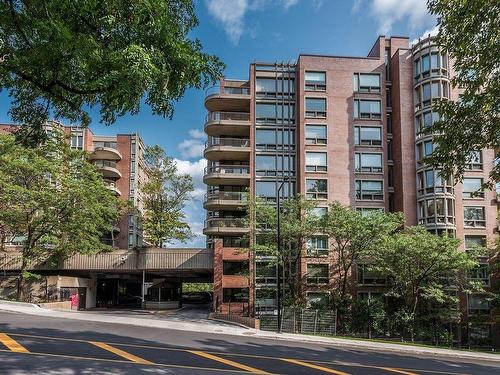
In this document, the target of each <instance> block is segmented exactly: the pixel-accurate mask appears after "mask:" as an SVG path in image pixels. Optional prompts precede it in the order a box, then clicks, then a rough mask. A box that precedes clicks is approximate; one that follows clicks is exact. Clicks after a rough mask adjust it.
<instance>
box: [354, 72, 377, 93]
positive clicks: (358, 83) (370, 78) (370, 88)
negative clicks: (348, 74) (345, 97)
mask: <svg viewBox="0 0 500 375" xmlns="http://www.w3.org/2000/svg"><path fill="white" fill-rule="evenodd" d="M353 84H354V91H358V92H380V74H364V73H359V74H358V73H355V74H354V76H353Z"/></svg>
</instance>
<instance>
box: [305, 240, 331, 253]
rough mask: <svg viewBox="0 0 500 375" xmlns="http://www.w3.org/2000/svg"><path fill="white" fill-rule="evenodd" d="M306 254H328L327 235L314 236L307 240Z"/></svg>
mask: <svg viewBox="0 0 500 375" xmlns="http://www.w3.org/2000/svg"><path fill="white" fill-rule="evenodd" d="M307 255H308V256H325V255H328V237H327V236H314V237H311V238H309V239H308V240H307Z"/></svg>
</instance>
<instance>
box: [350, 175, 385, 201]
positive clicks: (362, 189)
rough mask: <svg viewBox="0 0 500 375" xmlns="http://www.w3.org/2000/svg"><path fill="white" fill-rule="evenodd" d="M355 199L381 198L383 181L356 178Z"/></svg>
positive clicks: (382, 197) (382, 196) (382, 195)
mask: <svg viewBox="0 0 500 375" xmlns="http://www.w3.org/2000/svg"><path fill="white" fill-rule="evenodd" d="M355 183H356V199H362V200H383V199H384V193H383V182H382V181H377V180H356V182H355Z"/></svg>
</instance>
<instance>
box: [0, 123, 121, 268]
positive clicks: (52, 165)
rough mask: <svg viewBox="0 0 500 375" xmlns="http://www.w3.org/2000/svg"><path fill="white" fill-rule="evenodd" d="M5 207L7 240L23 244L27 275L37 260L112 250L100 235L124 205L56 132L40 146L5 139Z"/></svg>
mask: <svg viewBox="0 0 500 375" xmlns="http://www.w3.org/2000/svg"><path fill="white" fill-rule="evenodd" d="M0 208H1V209H0V228H1V230H2V241H6V240H9V239H14V238H17V239H18V240H20V241H21V242H22V258H23V263H22V269H21V273H22V275H24V274H25V273H26V271H27V269H28V268H29V265H30V264H31V263H32V262H34V261H36V260H47V259H49V258H51V257H54V258H56V257H66V256H70V255H72V254H74V253H85V254H90V253H95V252H98V251H102V250H106V249H108V247H107V246H105V245H103V244H102V243H101V237H102V236H103V235H105V234H108V233H109V232H110V231H111V230H112V225H113V222H114V221H115V220H117V219H118V216H119V209H120V204H119V201H118V200H117V198H116V197H115V196H114V195H113V193H112V192H111V191H109V190H108V189H107V188H106V185H105V184H104V182H103V179H102V177H101V175H100V174H99V172H98V171H97V169H96V168H95V167H94V166H93V165H92V164H90V163H89V162H88V161H87V158H86V154H85V153H84V152H82V151H77V150H72V149H71V148H70V147H69V145H68V143H67V142H66V141H65V140H64V138H63V136H62V134H60V133H59V132H57V131H53V132H51V136H50V137H49V138H48V140H47V141H46V142H45V143H43V144H41V145H40V146H39V147H37V148H26V147H24V146H22V145H20V144H18V143H16V142H15V139H14V137H13V136H10V135H1V136H0ZM26 275H27V274H26Z"/></svg>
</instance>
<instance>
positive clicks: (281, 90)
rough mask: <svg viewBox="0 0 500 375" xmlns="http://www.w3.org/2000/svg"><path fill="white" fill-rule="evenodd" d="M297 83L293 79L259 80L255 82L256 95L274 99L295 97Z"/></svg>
mask: <svg viewBox="0 0 500 375" xmlns="http://www.w3.org/2000/svg"><path fill="white" fill-rule="evenodd" d="M294 92H295V81H294V80H293V79H274V78H257V79H256V82H255V95H256V96H261V97H272V98H275V97H277V96H283V94H285V95H293V94H294Z"/></svg>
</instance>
